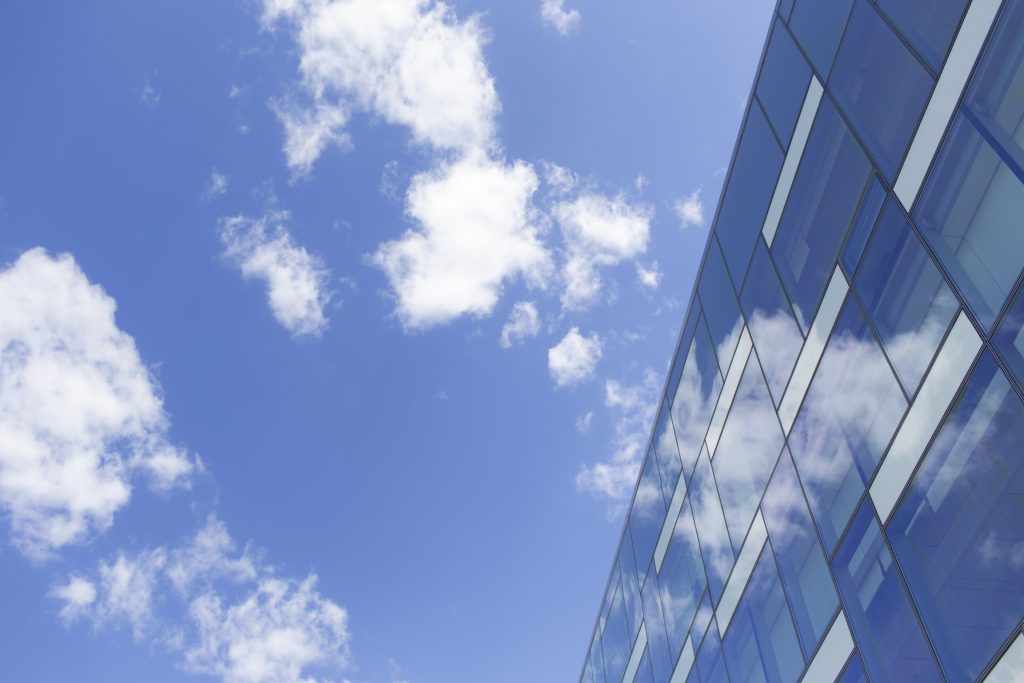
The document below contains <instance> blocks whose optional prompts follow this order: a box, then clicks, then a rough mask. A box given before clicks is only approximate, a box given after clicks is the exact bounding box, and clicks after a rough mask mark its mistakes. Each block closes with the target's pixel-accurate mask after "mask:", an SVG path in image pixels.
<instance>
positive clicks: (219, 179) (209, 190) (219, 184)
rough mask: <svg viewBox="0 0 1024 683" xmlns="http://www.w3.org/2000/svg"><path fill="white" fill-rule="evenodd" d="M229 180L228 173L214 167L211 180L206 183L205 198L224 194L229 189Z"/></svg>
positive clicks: (208, 198)
mask: <svg viewBox="0 0 1024 683" xmlns="http://www.w3.org/2000/svg"><path fill="white" fill-rule="evenodd" d="M228 180H230V178H229V177H228V176H227V175H225V174H224V173H221V172H220V171H218V170H217V168H216V167H214V169H213V171H212V172H211V173H210V180H209V182H207V183H206V189H205V190H203V199H206V200H210V199H215V198H217V197H220V196H222V195H223V194H224V193H225V192H227V191H228Z"/></svg>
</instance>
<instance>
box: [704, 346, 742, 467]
mask: <svg viewBox="0 0 1024 683" xmlns="http://www.w3.org/2000/svg"><path fill="white" fill-rule="evenodd" d="M751 346H752V345H751V343H750V333H749V332H747V328H746V327H744V328H743V332H742V333H741V334H740V341H739V343H738V344H737V345H736V353H735V354H733V357H732V365H730V366H729V373H728V374H727V375H726V376H725V384H723V385H722V393H721V395H719V397H718V405H717V406H716V407H715V413H714V415H712V416H711V427H709V428H708V435H707V444H708V454H709V455H710V456H711V457H712V458H714V457H715V449H716V448H718V439H719V438H720V437H721V436H722V428H723V427H725V417H726V416H727V415H728V414H729V408H731V407H732V401H733V399H734V398H736V390H737V389H738V388H739V386H740V379H742V377H743V368H745V367H746V366H747V358H749V357H750V349H751Z"/></svg>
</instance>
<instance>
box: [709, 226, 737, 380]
mask: <svg viewBox="0 0 1024 683" xmlns="http://www.w3.org/2000/svg"><path fill="white" fill-rule="evenodd" d="M748 256H749V254H748ZM699 289H700V300H701V303H702V304H703V308H704V315H705V318H706V320H707V323H708V330H709V331H710V332H711V338H712V340H713V341H714V348H715V355H717V356H718V365H719V367H721V368H722V374H723V375H724V374H725V373H726V371H727V370H728V369H729V362H730V361H731V360H732V352H733V351H735V350H736V342H738V341H739V339H740V331H741V330H742V329H743V317H742V316H741V315H740V306H739V304H738V303H737V302H736V294H735V293H734V290H733V288H732V283H731V281H730V280H729V275H728V273H726V272H725V262H724V261H722V252H721V251H720V250H719V248H718V242H717V241H716V240H715V239H714V238H712V239H711V247H710V248H709V249H708V257H707V261H705V262H704V270H703V271H702V272H701V276H700V285H699Z"/></svg>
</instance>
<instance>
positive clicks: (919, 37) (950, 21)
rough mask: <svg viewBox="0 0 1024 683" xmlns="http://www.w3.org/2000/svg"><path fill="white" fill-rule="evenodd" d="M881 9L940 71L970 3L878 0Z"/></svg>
mask: <svg viewBox="0 0 1024 683" xmlns="http://www.w3.org/2000/svg"><path fill="white" fill-rule="evenodd" d="M878 6H879V7H881V8H882V10H883V11H884V12H885V13H886V14H887V15H888V16H889V18H890V19H892V21H893V23H895V24H896V26H897V27H899V29H900V31H902V32H903V34H904V35H905V36H907V39H908V40H910V42H911V43H913V45H914V47H915V48H917V50H918V52H920V53H921V56H923V57H924V58H925V61H927V62H928V64H929V65H931V67H932V69H934V70H935V71H936V72H938V71H940V70H941V69H942V63H943V62H944V61H946V54H947V53H948V52H949V47H950V45H952V44H953V37H954V36H955V35H956V30H957V27H958V26H959V25H960V18H961V17H963V15H964V8H966V6H967V0H878Z"/></svg>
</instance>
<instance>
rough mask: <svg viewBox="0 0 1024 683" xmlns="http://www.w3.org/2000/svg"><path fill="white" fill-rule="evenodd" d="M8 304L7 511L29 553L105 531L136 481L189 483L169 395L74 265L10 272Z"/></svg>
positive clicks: (0, 328) (2, 358)
mask: <svg viewBox="0 0 1024 683" xmlns="http://www.w3.org/2000/svg"><path fill="white" fill-rule="evenodd" d="M0 301H3V306H0V506H2V507H3V510H4V514H5V517H6V518H7V520H8V522H9V524H10V527H11V534H12V539H13V542H14V544H15V545H16V546H17V547H18V548H19V549H20V550H21V551H22V552H23V553H25V554H27V555H28V556H30V557H33V558H36V559H42V558H45V557H47V556H50V555H52V554H53V553H54V552H55V551H57V550H58V549H60V548H61V547H63V546H66V545H68V544H72V543H77V542H80V541H83V540H85V539H86V538H87V537H89V536H90V535H91V534H93V533H99V532H103V531H105V530H106V529H107V528H108V527H109V526H110V524H111V523H112V521H113V517H114V514H115V513H116V512H117V511H118V510H120V509H121V508H122V507H123V506H124V505H125V504H126V503H127V502H128V500H129V498H130V497H131V490H132V489H131V479H132V477H133V475H135V474H136V473H138V472H143V473H144V474H146V475H147V476H148V478H149V479H150V481H151V483H152V485H153V486H155V487H156V488H157V489H161V490H166V489H169V488H171V487H173V486H175V485H182V484H185V485H187V483H188V481H189V478H190V475H191V474H192V472H193V470H194V468H195V464H194V462H193V460H192V458H190V456H189V455H188V454H187V453H186V452H185V451H183V450H182V449H180V448H178V447H176V446H174V445H172V444H171V443H170V442H169V441H168V439H167V430H168V426H169V424H168V418H167V415H166V414H165V412H164V408H163V401H162V397H161V394H160V388H159V386H158V385H157V383H156V381H155V380H154V378H153V377H152V376H151V374H150V372H149V370H148V369H147V368H146V366H145V365H143V363H142V360H141V358H140V357H139V352H138V350H137V348H136V346H135V342H134V340H133V339H132V338H131V337H130V336H129V335H127V334H125V333H124V332H122V331H121V330H120V329H118V327H117V323H116V321H115V319H114V313H115V310H116V308H117V305H116V303H115V302H114V300H113V299H111V298H110V297H109V296H108V295H107V294H106V293H105V292H104V291H103V290H102V289H101V288H100V287H98V286H95V285H93V284H91V283H90V282H89V280H88V279H87V278H86V276H85V275H84V274H83V273H82V271H81V270H80V269H79V267H78V265H77V264H76V263H75V260H74V259H73V258H72V257H71V256H70V255H67V254H65V255H61V256H57V257H51V256H50V255H48V254H47V253H46V252H45V251H43V250H42V249H32V250H30V251H27V252H25V253H24V254H22V256H21V257H20V258H19V259H18V260H17V261H16V262H15V263H14V264H13V265H11V266H8V267H7V268H6V269H4V270H2V271H0ZM77 594H78V595H82V593H81V592H80V591H79V592H78V593H77Z"/></svg>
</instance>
